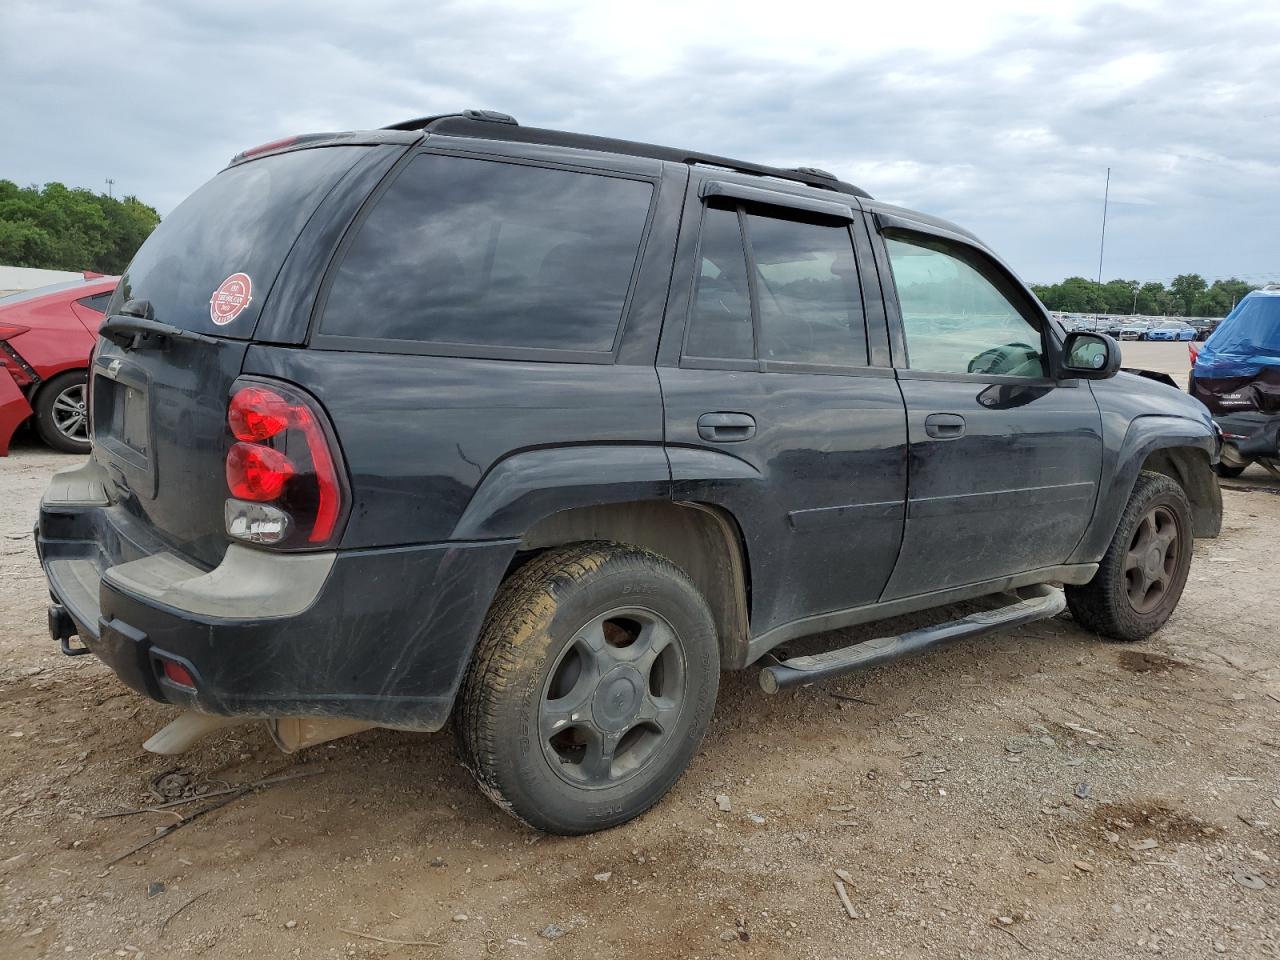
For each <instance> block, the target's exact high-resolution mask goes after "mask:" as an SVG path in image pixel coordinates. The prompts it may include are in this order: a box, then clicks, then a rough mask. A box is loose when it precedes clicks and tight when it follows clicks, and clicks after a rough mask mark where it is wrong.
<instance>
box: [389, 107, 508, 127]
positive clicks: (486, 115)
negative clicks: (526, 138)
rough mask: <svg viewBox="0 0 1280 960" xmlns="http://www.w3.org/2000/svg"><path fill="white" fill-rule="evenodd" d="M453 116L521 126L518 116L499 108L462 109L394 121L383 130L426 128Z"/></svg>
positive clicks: (480, 121) (481, 121) (482, 121)
mask: <svg viewBox="0 0 1280 960" xmlns="http://www.w3.org/2000/svg"><path fill="white" fill-rule="evenodd" d="M451 117H457V118H461V119H464V120H474V121H477V122H479V123H505V124H509V125H510V126H513V127H515V126H519V124H517V123H516V118H515V117H513V116H511V114H509V113H499V112H498V111H497V110H462V111H459V112H458V113H437V114H436V115H435V116H432V117H418V118H417V119H416V120H401V121H400V122H399V123H393V124H390V125H389V126H385V127H383V128H382V129H383V130H425V129H427V127H429V126H431V124H433V123H435V122H436V121H437V120H446V119H449V118H451Z"/></svg>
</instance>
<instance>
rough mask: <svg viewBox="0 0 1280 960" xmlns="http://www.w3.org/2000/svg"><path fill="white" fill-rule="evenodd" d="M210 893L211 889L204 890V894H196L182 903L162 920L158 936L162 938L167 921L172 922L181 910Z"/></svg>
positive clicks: (167, 924)
mask: <svg viewBox="0 0 1280 960" xmlns="http://www.w3.org/2000/svg"><path fill="white" fill-rule="evenodd" d="M210 893H213V890H212V889H210V890H206V891H204V893H197V894H196V895H195V896H194V897H192V898H191V899H190V900H188V901H187V902H186V903H184V904H183V905H182V906H180V907H179V908H178V909H177V910H175V911H173V913H171V914H169V915H168V916H167V917H165V918H164V923H162V924H160V936H162V937H163V936H164V930H165V927H167V926H169V921H170V920H172V919H173V918H174V917H176V916H177V915H178V914H180V913H181V912H182V911H183V910H185V909H187V907H189V906H191V905H192V904H193V903H195V902H196V901H197V900H199V899H200V898H201V897H204V896H207V895H208V894H210Z"/></svg>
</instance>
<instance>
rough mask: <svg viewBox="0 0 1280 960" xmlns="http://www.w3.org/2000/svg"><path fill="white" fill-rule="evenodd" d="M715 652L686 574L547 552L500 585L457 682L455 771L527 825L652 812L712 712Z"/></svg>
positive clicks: (603, 553)
mask: <svg viewBox="0 0 1280 960" xmlns="http://www.w3.org/2000/svg"><path fill="white" fill-rule="evenodd" d="M719 671H720V657H719V648H718V645H717V640H716V631H715V624H714V621H713V620H712V617H711V611H710V610H709V609H708V607H707V604H706V601H705V600H704V599H703V598H702V595H701V594H700V593H699V592H698V590H697V588H696V587H694V585H693V583H692V581H691V580H690V579H689V577H688V575H687V574H685V573H684V571H682V570H680V569H679V568H678V567H676V566H675V565H674V564H673V563H671V562H670V561H669V560H666V559H665V558H663V557H660V556H658V555H657V554H654V553H650V552H649V551H647V550H641V549H639V548H637V547H631V546H626V545H623V544H617V543H607V542H594V543H583V544H575V545H572V546H567V547H559V548H556V549H553V550H549V551H547V552H546V553H543V554H541V555H539V556H537V557H535V558H534V559H532V560H530V561H528V562H527V563H526V564H525V565H524V566H522V567H521V568H520V569H519V570H517V571H516V572H515V573H514V574H512V576H511V577H509V578H508V580H507V581H506V582H505V583H504V584H503V585H502V587H501V589H500V590H499V592H498V596H497V598H496V599H495V600H494V603H493V606H492V608H491V609H490V611H489V615H488V617H487V618H486V620H485V624H484V627H483V628H482V631H481V636H480V641H479V644H478V645H477V648H476V652H475V656H474V657H473V659H472V665H471V669H470V671H469V672H468V674H467V678H466V680H465V682H464V684H463V690H462V699H461V705H460V712H459V722H458V736H459V746H460V749H461V753H462V756H463V762H464V763H465V764H466V766H467V767H468V768H469V769H470V770H471V772H472V773H473V775H474V776H475V778H476V781H477V783H478V784H479V785H480V788H481V790H483V791H484V793H485V794H487V795H488V796H489V797H490V798H491V799H492V800H494V801H495V802H496V803H497V804H498V806H500V807H501V808H502V809H503V810H505V811H507V812H508V813H510V814H512V815H513V816H515V817H516V818H517V819H519V820H521V821H523V822H524V823H527V824H528V825H530V826H532V827H534V828H536V829H538V830H543V831H546V832H547V833H556V834H566V835H573V834H583V833H591V832H593V831H596V830H603V829H607V828H609V827H614V826H617V825H619V824H621V823H625V822H626V821H628V820H631V819H632V818H634V817H636V816H639V815H640V814H641V813H643V812H644V811H645V810H647V809H649V807H651V806H653V804H655V803H656V802H657V801H658V800H659V799H661V798H662V796H663V795H664V794H665V793H666V792H667V791H668V790H670V789H671V787H672V786H673V785H674V784H675V782H676V780H677V779H679V777H680V775H681V774H682V773H683V772H684V770H685V768H686V767H687V766H688V764H689V762H690V760H691V759H692V758H693V755H694V752H695V751H696V750H697V748H698V744H699V743H700V742H701V740H702V736H703V734H704V733H705V732H706V729H707V725H708V723H709V722H710V719H711V712H712V709H713V708H714V706H715V699H716V691H717V687H718V684H719Z"/></svg>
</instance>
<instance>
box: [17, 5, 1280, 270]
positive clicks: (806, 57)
mask: <svg viewBox="0 0 1280 960" xmlns="http://www.w3.org/2000/svg"><path fill="white" fill-rule="evenodd" d="M1191 6H1192V5H1187V7H1188V8H1189V7H1191ZM1194 7H1195V8H1194V9H1184V8H1183V7H1181V6H1174V5H1172V4H1168V3H1164V2H1160V0H1139V2H1094V0H1062V2H1058V3H1054V4H1027V3H1026V2H1025V0H989V2H985V3H976V2H970V3H967V4H955V3H943V2H914V3H911V4H854V3H848V2H847V0H846V2H832V3H828V4H825V5H824V4H809V5H806V6H803V7H795V8H787V7H785V5H779V4H778V3H777V2H776V0H772V2H769V3H761V2H756V0H747V2H741V3H732V2H728V0H709V2H703V3H698V2H690V0H650V2H649V3H646V4H645V5H643V6H640V7H637V6H635V5H627V6H623V5H619V4H611V3H600V2H594V3H577V2H575V3H571V2H568V0H512V2H505V3H496V2H493V3H474V2H460V0H458V2H439V3H431V4H422V3H417V2H412V0H406V2H399V3H397V2H391V0H364V2H361V3H359V4H352V3H350V2H349V0H341V2H340V0H327V2H313V3H308V4H307V5H306V6H305V7H296V8H293V7H290V6H286V5H279V6H277V5H272V4H263V3H260V2H257V0H223V2H221V3H219V4H217V5H211V4H204V3H195V2H192V0H163V2H162V0H119V2H114V3H102V4H92V5H84V4H79V3H72V2H70V0H4V2H3V3H2V4H0V90H3V91H4V96H3V97H0V130H3V131H4V137H3V139H0V177H6V178H8V179H12V180H16V181H18V182H20V183H31V182H43V181H47V180H61V181H64V182H67V183H70V184H73V185H79V186H87V187H91V188H96V189H101V188H102V184H103V181H104V179H105V178H106V177H112V178H114V179H115V180H116V183H117V187H116V189H117V191H120V190H124V191H126V192H130V193H135V194H137V195H139V196H140V197H142V198H143V199H145V200H147V201H149V202H152V203H154V204H155V205H156V206H157V207H159V208H160V209H161V211H162V212H164V211H167V210H169V209H172V207H173V206H174V205H175V204H176V203H178V202H179V201H180V200H181V199H182V197H183V196H185V195H186V194H187V193H189V192H190V191H191V190H192V189H194V188H195V187H196V186H197V185H198V184H199V183H200V182H202V181H203V180H205V179H207V178H208V177H209V176H210V175H212V174H213V173H214V172H215V171H216V170H217V169H218V168H220V167H221V166H222V165H223V164H224V163H225V162H226V160H227V159H228V158H229V157H230V156H231V155H232V154H234V153H236V152H237V151H239V150H241V149H244V148H245V147H248V146H251V145H253V144H256V143H260V142H263V141H266V140H270V139H274V138H275V137H278V136H281V135H285V134H288V133H294V132H302V131H305V130H314V129H345V128H352V127H360V126H379V125H382V124H385V123H390V122H393V121H395V120H399V119H404V118H407V117H412V116H420V115H423V114H427V113H434V112H442V111H448V110H452V109H458V108H461V107H471V106H477V107H491V108H494V109H500V110H506V111H509V112H511V113H513V114H515V115H516V116H517V117H518V118H519V119H520V120H521V122H522V123H525V124H529V125H540V126H562V127H566V128H569V129H576V130H581V131H583V132H589V133H600V134H605V135H609V136H620V137H630V138H633V139H640V140H651V141H656V142H665V143H672V144H676V145H680V146H687V147H690V148H694V149H701V150H706V151H710V152H716V153H724V154H728V155H731V156H732V155H739V156H742V157H744V158H747V159H756V160H761V161H765V162H775V163H779V164H783V165H788V166H792V165H796V164H813V165H817V166H822V167H826V168H828V169H831V170H833V171H835V172H836V173H838V174H840V175H842V176H843V177H845V178H846V179H849V180H852V181H854V182H856V183H859V184H860V185H862V186H864V187H866V188H867V189H868V190H870V191H871V192H872V193H873V194H875V195H877V196H883V197H885V198H886V199H891V200H894V201H895V202H904V203H907V204H908V205H914V206H917V207H919V208H921V209H925V210H928V211H929V212H932V213H936V214H939V215H942V216H949V217H952V218H954V219H956V220H958V221H960V222H962V223H963V224H964V225H965V226H966V227H968V228H970V229H972V230H974V231H975V232H976V233H978V234H979V235H980V236H982V237H984V239H986V240H988V241H989V242H990V243H992V244H993V245H994V246H995V247H996V248H997V249H998V250H999V251H1000V252H1001V253H1002V254H1003V255H1004V256H1005V257H1006V258H1007V259H1008V260H1010V261H1011V262H1012V263H1013V265H1014V266H1015V267H1016V268H1018V269H1019V270H1020V271H1021V272H1022V273H1023V274H1024V275H1025V276H1027V277H1028V278H1030V279H1036V280H1040V279H1046V280H1052V279H1057V278H1059V277H1061V276H1063V275H1066V274H1071V273H1083V274H1086V275H1091V274H1092V273H1093V272H1094V271H1095V270H1096V256H1097V228H1098V219H1099V214H1100V212H1101V210H1100V206H1101V193H1102V183H1103V177H1104V171H1105V168H1106V167H1108V166H1110V167H1111V168H1112V178H1113V179H1112V191H1113V196H1114V197H1115V198H1116V200H1117V206H1116V207H1115V208H1114V209H1113V220H1112V223H1111V225H1110V227H1109V230H1108V241H1107V249H1108V256H1107V263H1108V267H1107V270H1106V273H1107V274H1108V275H1109V276H1110V275H1124V276H1130V277H1135V278H1139V279H1145V278H1149V277H1168V276H1172V275H1173V274H1175V273H1179V272H1184V271H1189V270H1196V271H1200V272H1203V273H1206V274H1209V275H1216V274H1220V273H1221V274H1225V273H1230V272H1239V273H1242V274H1244V273H1251V274H1262V273H1266V272H1268V271H1271V272H1273V273H1277V274H1280V254H1276V253H1275V252H1273V251H1274V250H1275V246H1274V244H1273V243H1272V231H1273V227H1272V226H1271V225H1272V224H1273V223H1274V222H1275V220H1276V218H1277V214H1280V166H1278V165H1277V160H1278V158H1280V133H1277V129H1280V128H1278V126H1277V122H1278V120H1280V91H1278V90H1277V87H1276V85H1275V83H1274V80H1273V78H1274V77H1275V76H1276V75H1277V73H1278V72H1280V47H1278V46H1277V45H1276V44H1273V43H1269V42H1258V40H1257V38H1266V37H1270V36H1274V35H1277V33H1278V28H1280V10H1277V9H1276V8H1275V6H1274V5H1266V4H1252V3H1248V2H1244V0H1220V2H1217V3H1212V4H1199V5H1194Z"/></svg>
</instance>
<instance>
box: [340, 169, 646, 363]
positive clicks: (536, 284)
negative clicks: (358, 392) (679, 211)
mask: <svg viewBox="0 0 1280 960" xmlns="http://www.w3.org/2000/svg"><path fill="white" fill-rule="evenodd" d="M652 198H653V187H652V185H650V184H649V183H647V182H643V181H637V180H627V179H622V178H618V177H609V176H601V175H595V174H586V173H576V172H571V171H565V170H552V169H547V168H544V167H533V166H526V165H523V164H513V163H503V162H499V161H491V160H472V159H465V158H461V157H447V156H439V155H430V154H424V155H422V156H419V157H417V158H416V159H414V160H413V161H412V162H411V163H410V164H409V165H408V166H407V167H406V168H405V169H404V171H402V172H401V173H400V175H399V176H398V177H397V179H396V180H395V182H394V183H392V184H391V186H390V188H389V189H388V190H387V191H386V192H385V193H384V194H383V195H382V197H381V199H380V200H379V201H378V203H377V206H376V207H375V208H374V209H373V211H372V212H371V213H370V214H369V216H368V218H367V219H366V220H365V221H364V223H363V225H362V226H361V227H360V229H359V232H358V233H357V234H356V237H355V239H354V241H353V242H352V244H351V246H350V248H349V249H348V251H347V253H346V256H345V258H344V259H343V260H342V262H341V264H340V266H339V267H338V270H337V273H336V275H335V277H334V280H333V285H332V288H331V289H330V291H329V297H328V301H327V303H326V306H325V310H324V316H323V317H322V318H321V321H320V332H321V333H322V334H329V335H337V336H344V337H360V338H376V339H383V340H399V341H416V342H420V343H428V344H439V345H441V348H442V349H444V350H447V349H448V348H449V347H451V346H452V347H455V348H461V349H462V350H463V351H464V352H465V351H466V349H467V348H480V349H484V348H501V347H507V348H509V347H517V348H520V347H523V348H535V349H539V348H540V349H554V350H571V351H589V352H599V353H604V352H608V351H610V350H611V349H612V348H613V343H614V340H615V338H616V336H617V332H618V326H619V323H620V321H621V319H622V310H623V305H624V304H625V302H626V299H627V292H628V290H629V288H630V285H631V277H632V274H633V273H634V271H635V265H636V256H637V254H638V252H639V250H640V243H641V240H642V237H643V235H644V227H645V223H646V221H647V219H648V213H649V205H650V201H651V200H652Z"/></svg>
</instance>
